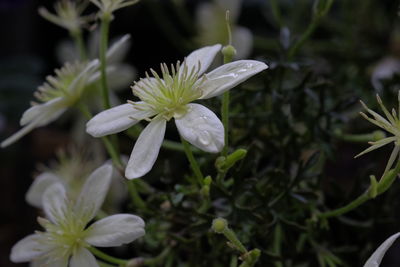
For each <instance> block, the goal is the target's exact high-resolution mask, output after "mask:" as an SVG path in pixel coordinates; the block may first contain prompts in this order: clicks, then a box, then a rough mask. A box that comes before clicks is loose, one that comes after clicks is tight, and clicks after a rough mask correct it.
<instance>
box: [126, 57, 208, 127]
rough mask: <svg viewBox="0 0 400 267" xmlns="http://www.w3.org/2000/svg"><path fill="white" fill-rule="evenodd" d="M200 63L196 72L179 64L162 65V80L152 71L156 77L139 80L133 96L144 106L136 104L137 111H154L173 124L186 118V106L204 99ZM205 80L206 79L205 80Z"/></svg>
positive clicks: (147, 76)
mask: <svg viewBox="0 0 400 267" xmlns="http://www.w3.org/2000/svg"><path fill="white" fill-rule="evenodd" d="M200 67H201V66H200V63H199V64H198V65H197V66H196V67H193V68H190V69H189V68H188V66H187V65H186V64H185V62H184V63H183V65H180V63H179V62H178V63H177V64H176V65H175V66H174V65H171V69H170V70H169V69H168V67H167V65H166V64H161V77H160V76H159V75H158V74H157V73H156V72H155V71H154V70H153V69H150V72H151V73H152V74H153V77H150V76H149V75H148V73H146V78H145V79H140V81H139V82H136V83H135V85H134V86H133V87H132V91H133V94H134V95H136V96H137V97H139V98H140V100H142V101H143V102H144V103H135V104H134V105H135V107H136V108H138V109H151V110H153V111H155V112H156V113H157V114H159V115H161V116H163V117H164V119H166V120H170V119H171V118H172V117H177V118H179V117H181V116H183V115H185V114H186V112H187V108H186V104H188V103H190V102H192V101H193V100H196V99H198V98H199V97H201V95H202V92H201V90H200V86H201V84H202V83H203V81H204V78H199V75H198V74H199V71H200ZM203 77H204V76H203Z"/></svg>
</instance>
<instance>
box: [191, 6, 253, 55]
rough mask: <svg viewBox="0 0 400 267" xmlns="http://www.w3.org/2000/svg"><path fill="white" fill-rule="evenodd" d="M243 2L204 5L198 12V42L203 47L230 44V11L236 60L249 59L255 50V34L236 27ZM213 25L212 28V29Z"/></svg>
mask: <svg viewBox="0 0 400 267" xmlns="http://www.w3.org/2000/svg"><path fill="white" fill-rule="evenodd" d="M241 5H242V0H214V1H213V2H212V3H202V4H200V5H199V7H198V9H197V11H196V13H197V14H196V20H197V28H198V35H197V37H196V41H197V42H198V43H199V44H200V45H201V46H204V45H210V44H215V43H222V44H227V43H228V42H229V37H228V30H227V28H226V20H225V17H226V16H225V13H226V11H227V10H229V18H230V19H229V20H230V24H231V25H230V26H231V29H232V45H233V47H235V49H236V56H235V58H236V59H243V58H247V57H248V56H249V55H250V53H251V50H252V48H253V34H252V33H251V32H250V30H249V29H247V28H245V27H241V26H238V25H236V22H237V19H238V17H239V14H240V10H241ZM210 25H212V27H210Z"/></svg>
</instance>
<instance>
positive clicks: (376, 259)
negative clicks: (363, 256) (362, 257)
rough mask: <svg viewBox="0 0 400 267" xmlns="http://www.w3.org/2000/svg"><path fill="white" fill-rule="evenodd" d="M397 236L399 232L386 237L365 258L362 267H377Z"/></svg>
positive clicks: (399, 234)
mask: <svg viewBox="0 0 400 267" xmlns="http://www.w3.org/2000/svg"><path fill="white" fill-rule="evenodd" d="M399 236H400V233H397V234H394V235H392V236H391V237H389V238H388V239H386V240H385V242H383V243H382V244H381V245H380V246H379V247H378V248H377V249H376V250H375V252H374V253H373V254H372V255H371V257H370V258H369V259H368V260H367V262H366V263H365V265H364V267H379V265H380V264H381V261H382V259H383V256H385V253H386V251H387V250H388V249H389V248H390V247H391V246H392V244H393V242H394V241H396V239H397V238H398V237H399Z"/></svg>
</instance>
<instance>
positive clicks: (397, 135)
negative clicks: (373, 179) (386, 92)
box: [355, 91, 400, 173]
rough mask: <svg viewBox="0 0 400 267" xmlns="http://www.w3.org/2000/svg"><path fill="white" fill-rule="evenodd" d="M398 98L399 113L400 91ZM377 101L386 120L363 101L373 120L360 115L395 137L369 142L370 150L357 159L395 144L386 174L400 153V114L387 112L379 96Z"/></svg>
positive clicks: (366, 150)
mask: <svg viewBox="0 0 400 267" xmlns="http://www.w3.org/2000/svg"><path fill="white" fill-rule="evenodd" d="M397 98H398V102H399V111H400V91H399V93H398V97H397ZM376 99H377V101H378V104H379V106H380V107H381V109H382V111H383V113H384V114H385V116H386V118H384V117H382V116H381V115H379V114H378V113H376V112H375V111H373V110H371V109H369V108H368V107H367V105H365V104H364V102H362V101H361V104H362V105H363V107H364V109H365V110H366V111H367V112H368V113H369V115H371V116H372V118H370V117H368V115H366V114H365V113H363V112H360V114H361V115H362V116H363V117H364V118H365V119H366V120H368V121H369V122H371V123H372V124H374V125H376V126H378V127H380V128H382V129H383V130H385V131H387V132H389V133H391V134H392V135H393V136H390V137H386V138H383V139H381V140H378V141H375V142H369V144H370V145H371V146H370V147H369V148H367V149H365V150H364V151H362V152H361V153H360V154H358V155H357V156H355V157H356V158H357V157H359V156H362V155H364V154H366V153H368V152H371V151H373V150H375V149H378V148H380V147H382V146H385V145H387V144H390V143H392V142H393V143H394V148H393V151H392V153H391V155H390V157H389V160H388V163H387V165H386V168H385V171H384V173H386V172H387V171H388V170H390V168H391V167H392V165H393V162H394V161H395V159H396V157H397V156H398V155H399V152H400V112H399V114H397V112H396V110H395V109H392V112H391V113H390V112H389V111H388V110H387V108H386V107H385V105H384V104H383V103H382V100H381V98H380V97H379V96H378V95H376Z"/></svg>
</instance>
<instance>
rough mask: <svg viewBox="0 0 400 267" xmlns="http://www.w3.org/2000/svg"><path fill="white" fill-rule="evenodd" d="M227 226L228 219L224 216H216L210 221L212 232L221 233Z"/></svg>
mask: <svg viewBox="0 0 400 267" xmlns="http://www.w3.org/2000/svg"><path fill="white" fill-rule="evenodd" d="M227 227H228V221H227V220H225V219H224V218H216V219H214V220H213V222H212V227H211V228H212V229H213V231H214V232H216V233H219V234H222V233H223V232H224V231H225V229H226V228H227Z"/></svg>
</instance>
